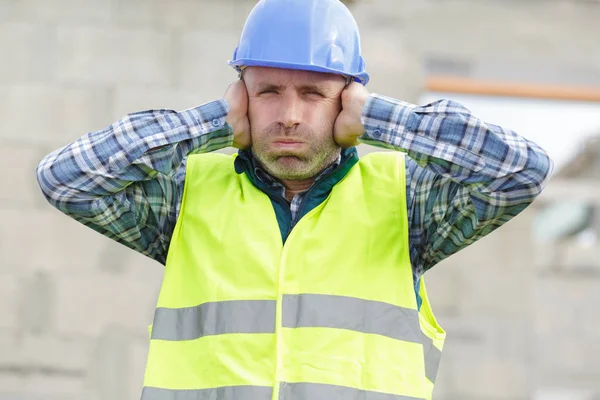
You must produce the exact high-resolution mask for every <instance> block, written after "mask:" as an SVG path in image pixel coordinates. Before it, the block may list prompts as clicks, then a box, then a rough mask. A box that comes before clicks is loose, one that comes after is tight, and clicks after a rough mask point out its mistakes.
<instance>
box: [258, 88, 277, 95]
mask: <svg viewBox="0 0 600 400" xmlns="http://www.w3.org/2000/svg"><path fill="white" fill-rule="evenodd" d="M268 93H277V92H276V91H275V89H265V90H261V91H260V92H258V94H268Z"/></svg>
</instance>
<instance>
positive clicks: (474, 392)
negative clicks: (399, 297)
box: [440, 315, 533, 400]
mask: <svg viewBox="0 0 600 400" xmlns="http://www.w3.org/2000/svg"><path fill="white" fill-rule="evenodd" d="M444 324H445V327H446V329H447V332H448V338H447V340H446V344H445V346H444V352H443V356H442V363H441V368H440V376H441V378H442V379H443V380H442V381H441V382H442V383H443V387H444V391H445V392H446V393H451V394H452V395H451V396H448V398H451V399H455V398H456V399H458V398H460V399H465V398H467V399H507V400H508V399H511V400H512V399H518V398H526V394H527V393H529V392H530V388H531V387H532V384H533V383H532V379H531V378H532V375H533V373H532V362H533V361H532V357H531V352H530V347H529V345H530V343H529V332H530V330H531V328H530V326H528V325H527V321H522V322H518V321H515V320H510V319H505V320H504V321H498V320H497V318H493V317H491V316H480V315H477V316H473V315H471V316H461V317H458V318H455V319H447V320H446V321H444ZM499 388H502V390H500V389H499Z"/></svg>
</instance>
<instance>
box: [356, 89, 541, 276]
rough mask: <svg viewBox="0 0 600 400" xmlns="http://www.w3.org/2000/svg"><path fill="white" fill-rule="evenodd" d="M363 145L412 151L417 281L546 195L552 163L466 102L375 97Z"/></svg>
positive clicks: (413, 245) (412, 226) (409, 170)
mask: <svg viewBox="0 0 600 400" xmlns="http://www.w3.org/2000/svg"><path fill="white" fill-rule="evenodd" d="M362 121H363V124H364V127H365V130H366V133H365V134H364V135H363V136H362V137H361V139H360V140H361V142H363V143H368V144H371V145H374V146H379V147H385V148H390V149H395V150H398V151H402V152H405V153H407V154H408V156H409V157H410V159H409V160H407V169H406V180H407V187H406V191H407V200H408V204H407V207H408V215H409V231H410V253H411V261H412V264H413V271H414V274H415V278H418V277H419V276H421V275H422V274H423V273H424V272H425V271H426V270H428V269H429V268H431V267H432V266H434V265H436V264H437V263H439V262H440V261H441V260H443V259H445V258H447V257H448V256H450V255H452V254H454V253H456V252H458V251H459V250H461V249H463V248H465V247H467V246H469V245H470V244H472V243H474V242H475V241H477V240H479V239H481V238H482V237H484V236H486V235H487V234H489V233H490V232H492V231H494V230H495V229H497V228H498V227H500V226H502V225H503V224H504V223H506V222H507V221H509V220H510V219H511V218H513V217H514V216H516V215H517V214H518V213H519V212H521V211H522V210H523V209H524V208H526V207H527V205H529V204H530V203H531V202H532V201H533V200H534V199H535V197H536V196H537V195H538V194H539V193H540V192H541V190H542V188H543V187H544V185H545V184H546V182H547V180H548V179H549V177H550V174H551V171H552V161H551V160H550V158H549V157H548V155H547V154H546V153H545V152H544V151H543V150H542V149H540V148H539V147H538V146H537V145H536V144H534V143H532V142H530V141H528V140H526V139H524V138H522V137H520V136H518V135H517V134H516V133H514V132H512V131H510V130H507V129H503V128H500V127H498V126H494V125H491V124H486V123H485V122H483V121H481V120H479V119H477V118H476V117H474V116H473V115H471V114H470V112H469V111H468V110H467V109H465V108H464V107H462V106H461V105H460V104H457V103H453V102H448V101H440V102H436V103H433V104H430V105H427V106H423V107H418V106H415V105H412V104H408V103H404V102H401V101H399V100H394V99H390V98H386V97H379V96H371V97H370V98H369V100H368V101H367V104H366V105H365V107H364V109H363V115H362Z"/></svg>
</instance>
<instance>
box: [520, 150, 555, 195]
mask: <svg viewBox="0 0 600 400" xmlns="http://www.w3.org/2000/svg"><path fill="white" fill-rule="evenodd" d="M533 153H534V154H535V156H533V157H532V158H531V161H532V162H531V164H530V165H529V167H528V168H527V169H526V173H527V174H528V175H529V176H531V178H532V183H533V185H532V195H533V198H535V197H537V196H539V195H540V194H541V193H542V191H543V190H544V188H545V187H546V184H547V183H548V181H549V180H550V178H551V177H552V174H553V172H554V161H552V158H550V156H549V155H548V153H547V152H546V151H545V150H543V149H541V148H539V147H538V148H537V149H535V150H534V151H533Z"/></svg>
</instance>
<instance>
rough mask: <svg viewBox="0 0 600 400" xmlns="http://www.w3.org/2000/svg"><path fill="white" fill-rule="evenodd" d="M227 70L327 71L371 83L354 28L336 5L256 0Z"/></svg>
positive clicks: (330, 0)
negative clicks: (257, 68)
mask: <svg viewBox="0 0 600 400" xmlns="http://www.w3.org/2000/svg"><path fill="white" fill-rule="evenodd" d="M229 65H231V66H233V67H234V68H235V69H236V70H238V71H241V69H242V67H246V66H263V67H275V68H287V69H299V70H307V71H317V72H329V73H334V74H341V75H346V76H352V77H354V79H355V80H356V81H358V82H360V83H362V84H363V85H366V84H367V82H368V81H369V74H368V73H367V71H366V69H365V61H364V59H363V58H362V56H361V50H360V35H359V31H358V26H357V24H356V21H355V20H354V17H353V16H352V14H351V13H350V10H348V8H346V6H345V5H344V4H342V3H341V2H340V1H339V0H260V1H259V2H258V4H257V5H256V6H255V7H254V9H253V10H252V12H251V13H250V15H249V16H248V19H247V20H246V24H245V25H244V29H243V30H242V36H241V38H240V42H239V45H238V47H237V48H236V49H235V52H234V53H233V60H231V61H229Z"/></svg>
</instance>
